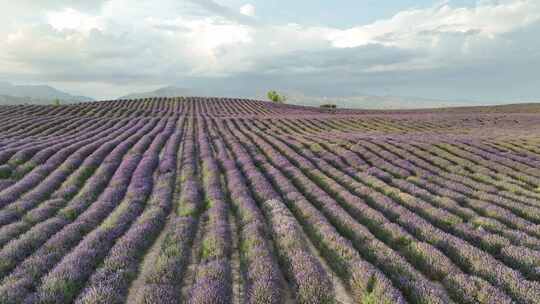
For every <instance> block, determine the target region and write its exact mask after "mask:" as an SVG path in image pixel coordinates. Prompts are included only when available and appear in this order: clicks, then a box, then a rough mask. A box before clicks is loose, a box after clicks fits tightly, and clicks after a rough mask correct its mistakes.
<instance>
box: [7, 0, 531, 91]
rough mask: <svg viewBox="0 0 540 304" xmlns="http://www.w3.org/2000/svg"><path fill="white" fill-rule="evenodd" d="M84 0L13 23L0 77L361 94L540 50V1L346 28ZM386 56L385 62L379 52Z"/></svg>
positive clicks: (208, 6) (247, 10)
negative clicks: (324, 87) (278, 81)
mask: <svg viewBox="0 0 540 304" xmlns="http://www.w3.org/2000/svg"><path fill="white" fill-rule="evenodd" d="M22 1H23V2H25V1H26V2H28V3H30V2H29V0H22ZM64 2H65V3H64ZM75 2H76V3H75ZM75 2H73V3H72V4H74V5H75V4H77V3H79V4H78V6H73V7H71V8H68V7H65V5H66V4H69V3H71V2H68V1H60V0H55V1H54V3H55V4H54V6H51V7H47V6H45V4H43V5H42V6H40V7H39V9H38V8H36V9H35V11H34V12H35V13H34V14H35V16H34V18H33V19H31V20H30V21H29V19H27V18H20V20H15V19H17V18H14V19H13V22H12V23H9V27H6V28H5V29H0V73H1V74H4V75H8V76H9V75H11V76H12V77H14V78H17V77H20V78H24V77H27V78H32V79H33V80H37V79H39V80H41V81H48V80H54V81H57V82H61V83H69V82H73V83H77V84H76V86H77V87H78V88H80V87H81V83H85V82H89V81H91V82H103V83H107V85H106V86H104V87H105V88H106V90H108V91H110V92H113V90H112V89H111V83H118V84H119V85H120V84H121V85H123V86H126V85H125V83H127V82H130V83H131V84H130V85H132V83H135V82H140V83H143V84H145V85H155V84H159V83H163V84H171V83H174V82H175V81H177V80H181V79H183V77H186V76H190V77H215V76H231V77H237V76H238V77H241V75H250V76H246V77H252V75H268V74H273V75H283V76H284V77H291V79H294V76H295V74H297V73H298V74H302V75H303V77H304V76H305V75H309V74H310V73H311V74H312V75H325V74H330V73H338V74H334V75H339V76H340V77H341V78H344V79H347V80H348V81H350V82H351V84H350V85H351V87H353V85H354V83H352V82H353V81H354V80H355V79H358V77H360V76H359V75H361V76H362V77H364V75H368V76H369V75H372V74H380V73H392V72H399V73H417V72H418V71H430V70H437V71H440V70H445V71H453V70H455V69H457V68H459V67H480V66H481V65H489V64H493V65H496V64H498V63H504V62H510V61H512V60H515V59H516V58H517V57H518V56H520V57H522V58H527V56H529V58H532V57H531V56H533V55H532V54H539V53H540V45H539V44H538V43H535V41H536V40H537V39H536V36H534V35H531V34H528V35H531V36H529V39H530V41H529V42H524V41H525V39H524V38H522V37H521V38H520V37H518V36H516V35H517V33H520V31H526V30H529V31H530V32H533V33H536V34H540V31H537V32H535V31H534V30H531V29H533V28H534V26H535V25H537V24H538V22H540V3H539V2H538V1H537V0H529V1H527V0H500V1H481V2H479V3H478V4H477V5H476V6H473V7H454V6H452V5H451V2H446V3H443V4H441V5H437V6H434V7H430V8H423V9H410V10H405V11H402V12H399V13H397V14H396V15H394V16H393V17H391V18H388V19H383V20H378V21H376V22H373V23H371V24H366V25H359V26H354V27H351V28H348V29H340V28H335V27H331V26H307V25H302V24H295V23H291V24H263V23H260V20H257V18H251V17H253V16H255V13H256V10H255V6H253V5H252V4H245V5H243V6H242V7H241V8H240V11H238V10H237V9H236V8H235V9H230V8H227V7H224V6H221V5H219V4H217V3H216V2H215V1H211V0H204V1H202V0H201V1H194V0H192V1H176V0H163V1H161V2H160V5H155V4H154V3H152V4H150V3H149V2H144V1H136V2H134V1H129V0H108V1H98V2H99V3H100V4H99V5H97V4H95V5H91V6H90V5H89V7H85V6H84V5H83V4H81V3H83V2H84V1H75ZM28 3H27V5H29V4H28ZM449 3H450V4H449ZM4 14H7V13H6V12H4ZM10 20H11V19H10ZM4 32H5V34H4ZM520 43H521V44H523V43H525V44H526V45H525V46H526V48H528V49H529V50H528V51H527V52H525V51H524V49H525V46H524V45H520ZM379 53H380V54H384V56H375V55H374V54H379ZM536 56H537V55H536ZM509 66H510V65H509ZM531 68H536V69H537V68H539V67H535V66H532V67H531ZM21 71H25V73H24V74H22V72H21ZM339 73H341V74H339ZM239 75H240V76H239ZM368 76H366V77H365V78H366V79H372V78H373V77H368ZM313 77H315V76H313ZM298 79H299V80H298V81H306V82H307V81H308V80H306V79H308V78H307V76H306V78H298ZM362 79H363V78H362ZM330 80H335V78H332V79H330ZM330 80H329V81H330ZM362 81H363V83H364V84H365V85H366V86H367V85H369V84H368V81H367V80H362ZM377 85H380V84H379V83H377ZM74 86H75V85H74ZM313 86H315V85H313ZM126 87H127V86H126ZM344 89H345V88H344ZM116 91H117V90H115V91H114V92H116Z"/></svg>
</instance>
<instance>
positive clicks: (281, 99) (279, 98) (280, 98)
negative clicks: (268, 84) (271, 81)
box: [267, 91, 287, 103]
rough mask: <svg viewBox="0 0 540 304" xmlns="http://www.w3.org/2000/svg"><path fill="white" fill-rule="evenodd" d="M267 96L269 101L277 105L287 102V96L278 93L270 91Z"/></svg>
mask: <svg viewBox="0 0 540 304" xmlns="http://www.w3.org/2000/svg"><path fill="white" fill-rule="evenodd" d="M267 96H268V99H270V100H271V101H272V102H276V103H285V101H286V100H287V97H286V96H285V95H282V94H279V93H278V92H276V91H269V92H268V94H267Z"/></svg>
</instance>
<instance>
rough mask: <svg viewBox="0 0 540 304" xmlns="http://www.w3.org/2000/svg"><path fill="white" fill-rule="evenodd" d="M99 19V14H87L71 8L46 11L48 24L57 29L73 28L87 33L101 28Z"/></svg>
mask: <svg viewBox="0 0 540 304" xmlns="http://www.w3.org/2000/svg"><path fill="white" fill-rule="evenodd" d="M101 19H102V18H100V17H99V16H89V15H86V14H83V13H81V12H79V11H77V10H75V9H72V8H66V9H63V10H61V11H54V12H49V13H47V22H48V24H49V25H51V26H52V27H53V28H54V29H56V30H58V31H63V30H73V31H79V32H85V33H88V32H89V31H91V30H93V29H99V30H103V24H102V20H101Z"/></svg>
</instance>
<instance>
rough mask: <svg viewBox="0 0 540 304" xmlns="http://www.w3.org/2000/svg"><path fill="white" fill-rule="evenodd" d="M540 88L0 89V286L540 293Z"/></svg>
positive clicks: (263, 297)
mask: <svg viewBox="0 0 540 304" xmlns="http://www.w3.org/2000/svg"><path fill="white" fill-rule="evenodd" d="M537 113H538V111H537V109H535V107H533V106H531V107H530V108H527V107H522V106H520V107H515V108H513V107H486V108H474V109H443V110H440V109H439V110H415V111H361V110H336V111H332V112H328V111H326V110H323V109H317V108H309V107H301V106H291V105H283V104H271V103H266V102H261V101H255V100H239V99H222V98H156V99H141V100H120V101H102V102H92V103H84V104H78V105H66V106H29V105H27V106H3V107H0V303H540V300H539V299H540V115H539V114H537Z"/></svg>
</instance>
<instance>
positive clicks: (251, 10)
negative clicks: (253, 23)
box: [240, 3, 255, 17]
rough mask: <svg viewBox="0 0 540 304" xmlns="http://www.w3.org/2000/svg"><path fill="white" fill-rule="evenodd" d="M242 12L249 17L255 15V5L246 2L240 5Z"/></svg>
mask: <svg viewBox="0 0 540 304" xmlns="http://www.w3.org/2000/svg"><path fill="white" fill-rule="evenodd" d="M240 13H241V14H242V15H246V16H249V17H254V16H255V6H254V5H253V4H249V3H248V4H245V5H243V6H242V7H240Z"/></svg>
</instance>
